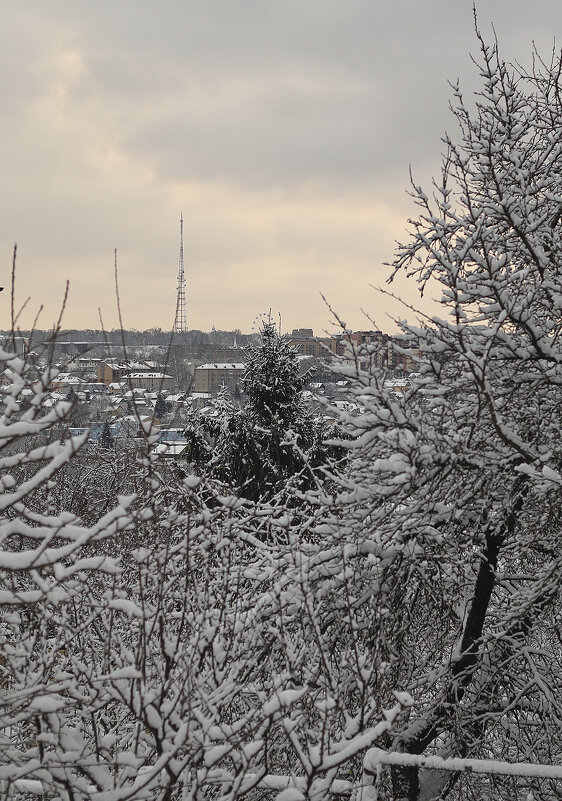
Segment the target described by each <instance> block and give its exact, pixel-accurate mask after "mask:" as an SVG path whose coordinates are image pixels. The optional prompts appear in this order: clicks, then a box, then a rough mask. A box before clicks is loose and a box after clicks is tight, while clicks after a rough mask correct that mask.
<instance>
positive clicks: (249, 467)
mask: <svg viewBox="0 0 562 801" xmlns="http://www.w3.org/2000/svg"><path fill="white" fill-rule="evenodd" d="M246 352H247V367H246V371H245V374H244V379H243V381H244V391H245V397H246V404H245V405H244V406H243V407H242V408H238V407H237V406H236V405H235V404H233V402H232V400H231V398H230V396H229V395H228V392H227V391H226V390H225V389H223V390H221V392H220V393H219V396H218V397H217V402H216V404H215V415H214V416H212V417H211V416H208V415H205V416H203V415H199V416H195V417H194V418H193V422H192V423H191V424H190V425H189V426H188V428H187V430H186V436H187V438H188V441H189V443H190V448H191V460H192V462H193V463H194V464H195V465H196V467H197V469H199V470H201V471H203V472H205V473H208V474H211V475H212V476H213V477H215V478H218V479H220V480H221V481H223V482H224V483H225V484H227V485H228V486H229V487H231V488H232V489H234V490H236V491H237V492H238V493H239V494H240V495H242V496H244V497H246V498H248V499H250V500H254V501H257V500H268V499H271V498H272V497H273V496H274V495H275V494H277V493H279V492H281V493H282V494H284V495H287V496H288V495H289V494H291V491H292V490H294V489H299V490H304V489H306V488H307V487H308V486H309V485H310V483H311V481H312V478H313V474H314V471H315V469H316V468H318V467H319V466H320V465H322V464H324V463H325V462H326V460H327V459H328V457H329V455H330V449H328V448H326V447H325V446H324V444H323V440H324V438H325V433H324V427H323V425H322V423H320V422H318V421H315V420H314V418H313V416H312V414H311V413H310V411H309V410H308V409H307V406H306V403H305V402H304V400H303V397H302V390H303V386H304V382H305V377H304V376H303V375H301V374H300V370H299V362H298V352H297V351H296V350H295V349H294V348H293V347H291V345H290V344H289V342H288V340H287V339H286V338H285V337H282V336H281V335H280V334H279V333H278V332H277V329H276V327H275V324H274V323H273V322H272V321H271V320H268V321H266V322H265V323H264V324H263V325H262V328H261V331H260V338H259V341H258V343H257V344H255V345H250V346H249V347H248V349H247V351H246ZM295 499H296V496H293V498H292V503H295Z"/></svg>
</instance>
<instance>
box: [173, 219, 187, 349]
mask: <svg viewBox="0 0 562 801" xmlns="http://www.w3.org/2000/svg"><path fill="white" fill-rule="evenodd" d="M186 331H187V311H186V307H185V273H184V270H183V212H180V263H179V267H178V289H177V295H176V319H175V320H174V332H175V333H176V334H183V333H185V332H186Z"/></svg>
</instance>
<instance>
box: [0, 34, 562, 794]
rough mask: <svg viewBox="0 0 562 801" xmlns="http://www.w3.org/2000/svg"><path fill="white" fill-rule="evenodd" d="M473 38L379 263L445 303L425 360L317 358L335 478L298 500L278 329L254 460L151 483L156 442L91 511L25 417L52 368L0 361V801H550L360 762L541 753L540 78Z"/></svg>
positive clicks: (556, 369) (548, 430)
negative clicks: (398, 387)
mask: <svg viewBox="0 0 562 801" xmlns="http://www.w3.org/2000/svg"><path fill="white" fill-rule="evenodd" d="M479 42H480V61H479V70H480V77H481V87H482V88H481V91H480V93H479V94H478V95H477V96H476V99H475V101H476V102H475V108H474V110H471V109H470V108H469V107H468V106H467V105H466V104H465V102H464V100H463V98H462V95H461V93H460V90H459V89H458V88H455V90H454V97H455V105H454V109H453V110H454V114H455V117H456V119H457V121H458V123H459V126H460V134H459V136H458V137H457V138H456V139H453V138H451V139H449V138H446V139H445V148H446V150H445V156H444V162H443V172H442V177H441V179H440V180H439V181H436V183H435V185H434V187H433V192H432V196H431V197H429V196H428V195H426V194H425V193H424V192H423V190H422V189H421V188H419V187H417V186H415V185H414V186H413V190H412V191H413V196H414V199H415V201H416V203H417V205H418V207H419V214H418V217H417V218H416V219H415V220H414V222H413V231H412V236H411V238H410V240H409V241H408V242H407V243H406V244H405V245H403V246H401V247H400V248H399V250H398V252H397V256H396V259H395V262H394V265H393V269H394V271H395V272H396V271H398V270H406V271H407V272H408V273H409V274H410V275H412V276H413V277H414V278H416V279H417V280H418V281H420V283H421V285H422V287H423V286H425V285H426V284H428V283H431V286H432V287H435V286H438V287H439V291H440V293H441V296H440V299H441V303H442V307H443V316H442V318H434V319H431V320H430V319H423V318H422V319H421V321H420V323H419V324H418V325H417V326H411V325H407V324H405V323H404V324H403V326H402V327H403V333H404V336H405V337H406V338H407V337H410V338H412V341H415V343H416V344H417V346H418V348H419V350H420V353H421V356H420V360H419V365H418V372H417V377H416V378H415V379H414V378H413V379H412V386H411V389H410V391H409V392H408V393H406V394H405V395H403V396H397V395H395V394H394V393H392V392H391V391H390V390H389V389H388V388H386V387H385V382H384V378H385V376H384V372H383V371H381V370H380V369H378V368H376V367H375V366H374V365H375V364H376V363H377V359H376V345H374V344H373V345H368V346H365V348H364V349H362V350H361V351H360V352H350V354H348V356H349V358H348V359H347V360H344V361H342V362H341V363H340V364H339V366H337V368H336V369H337V371H338V372H339V373H340V374H341V375H342V376H345V377H346V378H348V379H349V380H350V383H351V392H352V393H353V394H354V396H355V397H356V399H357V401H358V405H359V407H360V408H361V410H362V411H361V413H360V414H357V415H353V416H350V415H348V414H345V413H343V412H341V411H339V412H338V411H337V410H335V409H334V410H332V414H333V415H335V416H336V415H337V416H338V417H339V426H340V435H339V436H340V437H344V439H343V440H341V439H340V440H338V441H337V442H334V443H333V444H334V445H337V446H338V447H340V446H341V445H342V442H343V444H344V446H345V448H346V452H347V456H346V459H345V461H343V462H340V463H338V466H337V469H336V468H335V467H334V466H333V465H332V464H331V462H330V461H329V460H327V461H326V462H325V463H324V464H323V466H322V469H323V470H324V473H323V474H322V475H323V479H324V478H329V480H315V481H312V482H310V483H309V485H307V486H303V484H302V483H297V484H296V485H292V484H291V478H292V476H291V475H289V474H290V472H291V471H290V470H287V469H286V468H287V465H289V459H290V458H291V459H292V458H294V459H295V462H294V465H295V464H298V470H299V471H304V472H303V474H304V473H306V471H307V469H308V468H309V467H310V475H312V476H315V475H317V473H316V471H317V470H318V465H312V464H311V463H310V460H309V456H307V453H308V450H307V447H302V445H303V444H304V443H305V433H306V428H299V426H301V424H303V421H306V420H307V419H308V418H306V415H304V413H303V411H302V409H301V406H300V395H299V384H298V379H297V375H296V374H295V375H293V373H292V372H291V369H292V367H291V364H292V363H291V355H290V354H289V353H287V352H286V351H284V349H283V346H282V343H281V344H280V342H279V340H278V338H277V334H276V332H275V330H274V328H273V329H272V330H269V331H268V332H267V337H266V340H267V343H268V347H269V348H270V350H272V352H273V351H275V349H276V348H277V352H278V353H282V354H284V355H283V358H282V359H281V360H280V361H279V360H278V361H275V359H273V357H272V359H273V360H272V361H271V362H270V366H269V367H267V369H266V372H265V373H264V374H263V375H262V373H260V372H259V370H258V369H256V370H255V372H254V373H253V374H252V375H254V376H255V381H254V383H253V384H252V380H253V379H252V378H251V377H250V379H249V381H248V386H249V388H250V392H249V396H250V408H249V409H247V410H246V412H245V415H246V416H245V417H244V416H241V417H237V418H236V420H237V421H239V420H243V422H244V425H243V426H242V427H241V428H240V431H239V435H240V436H241V434H242V433H244V434H248V432H253V433H252V435H253V436H254V440H253V442H254V443H257V446H259V447H257V446H256V447H257V452H258V454H261V455H258V457H257V458H256V460H255V461H252V462H248V461H246V462H245V463H244V462H240V465H242V466H241V467H240V468H239V469H238V473H236V471H235V470H232V469H231V467H230V468H229V470H228V471H225V470H223V471H222V472H221V471H220V470H218V471H215V470H204V469H201V470H200V472H201V475H197V474H196V473H195V472H193V471H191V470H190V469H184V470H183V471H178V470H173V469H172V470H170V469H169V468H168V467H167V466H166V465H164V464H163V463H161V462H160V461H159V460H158V459H156V457H155V456H154V455H153V452H152V446H153V445H154V443H155V441H156V435H155V433H154V432H153V431H151V430H150V429H148V430H146V431H145V437H144V441H143V443H142V445H141V446H140V447H138V448H137V450H136V452H135V461H134V464H133V465H130V466H129V471H128V472H127V475H126V482H125V485H124V491H125V492H127V493H128V494H124V495H122V496H120V497H119V498H118V499H117V501H116V502H112V503H111V504H107V503H106V504H105V506H104V505H103V504H100V505H98V504H99V502H100V498H97V499H96V500H95V501H93V502H92V504H94V503H95V506H94V505H89V506H88V504H86V508H83V509H82V508H81V507H80V505H79V504H78V503H77V487H78V486H79V481H78V483H76V480H74V483H73V480H71V478H72V473H70V475H69V473H68V467H67V466H68V465H69V462H70V465H72V464H73V463H74V464H75V465H76V467H77V473H76V474H74V475H76V476H80V471H81V470H83V466H84V465H88V460H87V459H86V460H83V456H82V455H81V452H80V447H81V445H82V444H83V443H82V442H81V441H80V440H75V439H69V438H68V437H66V436H64V435H62V434H61V435H59V432H61V431H62V430H63V429H62V428H61V421H63V420H64V417H65V415H67V414H68V412H69V405H68V404H67V403H64V402H63V403H59V404H58V405H56V406H55V407H53V408H52V409H51V410H50V411H45V406H44V401H45V399H46V397H47V394H48V389H47V388H48V384H49V382H50V380H51V378H52V374H51V372H50V371H49V370H47V371H44V372H43V373H42V374H41V375H40V376H39V380H37V376H36V372H33V373H30V367H31V365H29V364H27V363H26V362H25V360H24V359H22V358H20V357H18V356H17V355H15V354H14V353H13V352H11V351H10V350H9V348H7V349H6V350H2V351H0V362H1V365H2V369H3V371H4V372H3V375H4V378H5V379H6V381H5V385H6V386H5V388H4V393H3V395H2V409H1V416H0V538H1V540H0V571H1V575H2V587H1V589H0V612H1V620H0V790H1V793H2V797H6V798H8V797H10V798H14V797H17V798H19V797H27V796H28V795H29V794H30V793H36V794H43V795H44V796H45V797H52V798H62V799H68V801H70V800H72V801H77V800H78V799H96V800H97V801H118V800H119V801H121V800H124V799H135V800H136V799H144V798H151V799H203V798H221V799H225V801H226V800H227V799H228V801H230V800H231V799H232V801H234V799H237V798H242V797H245V796H247V797H249V798H264V797H271V798H274V797H276V796H277V797H278V798H279V801H299V800H300V799H323V798H328V797H331V796H332V795H333V794H335V793H344V794H345V793H347V796H348V797H349V796H350V794H351V793H352V792H353V793H355V796H356V797H361V795H362V794H363V796H364V797H365V798H367V797H369V798H379V799H392V801H404V800H406V801H420V800H421V799H430V798H451V799H453V798H458V799H462V798H470V797H475V798H484V797H490V798H494V799H508V798H513V797H517V795H516V793H517V792H518V791H519V792H521V791H522V788H523V787H524V788H525V792H527V790H529V789H531V788H533V791H534V798H535V799H538V798H541V799H550V798H555V797H557V796H556V788H555V786H554V784H553V783H552V782H550V781H543V782H541V784H540V785H539V784H537V783H534V782H533V780H532V779H513V778H502V777H497V776H496V777H490V778H477V777H472V778H471V780H470V783H467V782H466V781H465V780H464V779H463V777H461V776H459V775H457V774H443V775H441V774H438V775H437V776H435V775H434V776H433V778H434V779H435V781H433V783H428V782H427V781H426V779H427V775H426V774H424V773H423V772H422V771H419V770H418V769H417V768H415V767H412V766H410V767H407V766H405V765H400V764H397V765H395V766H393V768H392V769H391V770H390V771H389V772H388V773H385V772H384V771H383V772H381V773H380V775H378V776H376V777H375V776H373V775H371V774H369V773H368V772H364V770H363V760H364V758H365V757H366V758H367V765H369V764H371V762H372V760H371V762H370V761H369V750H370V749H371V748H372V747H374V746H376V747H377V748H379V749H382V750H383V751H386V752H397V753H405V754H410V755H416V754H436V755H439V756H441V757H468V758H486V759H500V760H504V761H509V762H516V761H524V762H534V763H546V764H552V763H554V764H559V763H560V759H561V757H562V754H561V753H560V748H561V745H560V743H561V742H562V739H561V736H560V735H561V720H562V709H561V701H560V688H561V686H562V642H561V635H560V632H561V626H560V624H561V606H560V582H561V580H562V570H561V568H562V564H561V562H562V554H561V550H560V542H561V538H560V503H561V485H562V476H561V468H562V451H561V446H560V434H559V432H560V427H561V423H562V419H561V412H562V408H561V400H560V398H561V393H560V384H561V382H562V343H561V334H562V330H561V329H562V316H561V309H562V278H561V267H562V248H561V244H562V242H561V229H560V217H561V213H562V175H561V171H562V167H561V165H562V152H561V151H562V136H561V133H562V102H561V97H560V80H561V77H560V76H561V62H560V59H559V58H555V59H553V61H552V62H551V63H544V62H542V61H541V60H540V59H539V58H538V56H537V57H536V58H535V61H534V67H533V69H532V71H531V72H530V73H525V72H523V71H522V70H521V69H520V68H515V67H512V66H509V65H506V64H505V63H504V62H503V61H502V60H501V58H500V56H499V53H498V49H497V45H495V44H494V45H492V46H489V45H487V44H486V43H485V42H484V41H483V40H482V39H479ZM268 337H269V339H268ZM265 353H266V351H265V350H263V351H262V352H261V356H262V357H263V356H264V355H265ZM255 355H256V365H254V366H255V367H261V366H263V365H264V364H265V363H266V360H265V361H264V359H263V358H262V359H261V361H260V360H259V359H258V356H259V354H258V353H257V352H256V353H255ZM270 355H271V354H270ZM354 357H355V358H354ZM365 364H367V365H369V364H370V365H372V366H371V367H369V366H367V367H365ZM276 371H277V372H276ZM31 376H33V377H31ZM276 376H282V377H284V378H283V381H282V382H280V383H278V384H276V383H275V381H273V380H269V379H273V378H275V377H276ZM24 389H25V390H29V389H30V390H31V391H32V396H31V400H30V401H29V403H28V404H27V405H26V407H25V408H26V411H23V412H22V411H21V408H22V407H21V405H18V403H17V401H18V400H19V399H21V398H22V393H23V390H24ZM27 398H28V400H29V396H27ZM228 414H229V415H230V418H229V419H230V420H231V421H232V420H233V419H234V418H235V413H234V411H233V410H231V411H229V413H228ZM236 414H238V413H236ZM227 417H228V415H227ZM225 419H226V418H225ZM307 424H308V423H307ZM303 425H304V424H303ZM299 437H300V440H299ZM225 442H227V443H228V437H226V440H225ZM215 444H216V443H215ZM238 448H239V451H238V453H237V455H238V456H240V455H241V454H243V450H242V449H241V446H240V445H238ZM275 449H276V450H275ZM275 452H276V453H277V455H279V454H281V456H282V458H281V459H280V460H279V461H278V462H275V460H274V459H273V458H272V453H275ZM264 454H265V456H264ZM235 455H236V454H235ZM266 456H267V459H266ZM231 457H232V461H231V463H230V465H231V466H232V464H235V462H234V456H233V455H232V454H231ZM231 457H229V458H231ZM297 457H298V461H297ZM262 462H263V464H264V465H267V470H266V471H264V474H265V475H266V481H265V482H264V483H263V484H260V480H261V478H263V477H262V476H261V475H260V473H259V471H260V469H261V464H262ZM224 463H225V464H226V458H225V460H224ZM294 465H293V467H294ZM242 468H243V469H242ZM247 469H251V470H252V471H254V472H255V479H256V481H255V483H254V484H253V485H252V486H253V487H256V486H257V487H259V491H251V492H248V491H245V490H247V488H248V486H249V484H248V480H249V478H251V476H247V475H245V474H244V473H243V470H247ZM276 469H278V472H277V474H276V478H277V479H279V483H277V481H274V480H272V478H271V476H272V475H273V474H274V473H275V470H276ZM65 471H66V472H65ZM268 471H269V472H268ZM271 471H273V473H272V472H271ZM63 472H64V475H65V480H64V482H62V479H61V480H59V478H60V477H62V475H63ZM327 474H329V475H327ZM82 475H83V482H84V483H83V494H84V496H85V497H86V498H87V497H88V496H87V493H88V482H87V474H86V473H83V474H82ZM114 475H115V474H114ZM109 485H111V487H112V489H111V492H113V489H114V485H113V484H111V482H109V484H108V486H109ZM67 490H68V492H71V493H72V497H73V499H74V501H73V502H72V503H66V500H67V498H68V496H67V495H66V494H65V493H66V492H67ZM108 492H109V490H108ZM102 495H103V493H102ZM105 497H106V498H107V497H108V496H107V494H106V496H105ZM111 497H113V496H111ZM106 507H107V508H106ZM450 776H452V778H448V777H450ZM353 787H355V789H354V790H352V788H353ZM355 796H354V797H355ZM519 797H521V798H522V797H524V796H523V795H521V796H519Z"/></svg>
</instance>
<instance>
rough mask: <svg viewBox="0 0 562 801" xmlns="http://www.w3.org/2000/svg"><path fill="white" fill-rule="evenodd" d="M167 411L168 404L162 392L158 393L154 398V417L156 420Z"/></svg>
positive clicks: (160, 418)
mask: <svg viewBox="0 0 562 801" xmlns="http://www.w3.org/2000/svg"><path fill="white" fill-rule="evenodd" d="M167 413H168V404H167V403H166V401H165V400H164V397H163V396H162V393H161V392H160V393H159V394H158V397H157V398H156V403H155V404H154V417H156V418H157V419H158V420H162V418H163V417H164V416H165V415H166V414H167Z"/></svg>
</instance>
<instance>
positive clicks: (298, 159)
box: [0, 0, 562, 334]
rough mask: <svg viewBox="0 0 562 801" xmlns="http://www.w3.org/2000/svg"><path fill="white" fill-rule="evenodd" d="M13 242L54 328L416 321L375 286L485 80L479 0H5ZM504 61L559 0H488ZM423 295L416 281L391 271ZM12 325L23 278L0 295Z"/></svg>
mask: <svg viewBox="0 0 562 801" xmlns="http://www.w3.org/2000/svg"><path fill="white" fill-rule="evenodd" d="M1 2H2V18H1V25H0V61H1V66H2V82H3V87H2V95H1V97H2V102H1V104H0V116H1V123H2V135H1V139H0V141H1V175H2V193H1V198H0V203H1V204H2V208H1V210H0V246H1V252H2V254H3V263H4V277H3V278H2V281H1V283H3V284H4V285H5V286H6V287H7V286H8V283H9V272H10V267H11V258H12V250H13V245H14V243H15V242H17V245H18V263H17V299H18V300H19V301H20V302H21V301H23V300H25V299H26V297H27V296H31V301H30V304H29V311H26V312H25V313H24V315H23V316H22V325H24V326H27V325H29V324H30V321H31V317H32V313H35V312H36V311H37V309H38V308H39V306H40V305H41V304H44V306H45V309H44V311H43V313H42V315H41V318H40V326H41V327H48V326H50V325H51V324H52V323H53V321H54V320H55V318H56V316H57V308H58V303H59V302H60V299H61V298H62V295H63V293H64V285H65V281H66V279H69V280H70V295H69V301H68V307H67V310H66V312H65V317H64V324H65V327H78V328H97V327H99V313H98V308H101V310H102V314H103V318H104V322H105V325H106V326H107V327H108V328H113V327H116V326H117V317H116V313H115V300H114V282H113V252H114V249H115V248H117V251H118V265H119V276H120V285H121V301H122V307H123V314H124V324H125V326H126V327H134V328H139V329H144V328H151V327H153V326H160V327H162V328H164V329H170V328H171V326H172V323H173V319H174V311H175V292H176V276H177V267H178V252H179V214H180V210H183V215H184V261H185V269H186V275H187V308H188V326H189V327H190V328H199V329H202V330H210V328H211V326H212V325H215V326H216V327H217V328H223V329H226V328H228V329H230V328H240V329H241V330H242V331H249V330H251V328H252V324H253V321H254V320H255V318H256V317H257V316H258V315H260V314H262V313H263V312H266V311H267V310H268V309H269V308H272V310H273V312H274V314H275V315H276V316H277V315H278V314H281V319H282V326H283V329H284V330H291V329H292V328H293V327H313V328H314V329H315V332H316V333H318V334H321V333H322V331H325V330H327V331H333V330H335V329H334V326H333V324H332V322H331V318H330V313H329V311H328V309H327V307H326V306H325V305H324V303H323V301H322V299H321V296H320V293H324V295H325V296H326V297H327V299H328V301H329V302H330V303H331V304H332V306H333V307H334V309H335V310H336V311H337V312H338V313H339V314H340V316H341V317H342V318H343V319H344V320H345V321H346V323H347V325H348V326H349V327H352V328H355V329H357V328H365V327H371V323H369V322H368V321H367V319H366V318H365V317H364V316H363V313H362V309H364V310H365V311H367V312H368V313H369V314H370V315H371V316H372V319H373V321H374V322H375V324H376V325H377V326H378V327H379V328H382V329H383V330H392V323H391V321H390V320H389V318H388V317H387V314H388V312H389V311H390V312H391V313H393V314H399V315H401V316H404V314H405V312H404V311H400V310H399V309H398V308H397V307H393V306H392V305H391V304H390V303H389V301H388V299H387V298H385V297H384V296H382V295H380V294H378V293H377V292H376V291H375V290H374V289H372V288H371V285H376V286H383V285H384V284H385V279H386V277H387V275H388V268H387V267H385V266H384V262H388V261H391V260H392V257H393V250H394V243H395V241H396V240H397V239H399V240H403V239H404V238H405V236H406V227H407V226H406V220H407V217H408V216H411V215H412V214H413V213H414V207H413V206H412V203H411V200H410V199H409V198H408V196H407V194H406V190H407V187H408V180H409V178H408V170H409V165H410V164H411V165H412V169H413V171H414V176H415V178H416V180H417V181H419V182H421V183H424V184H427V183H428V182H429V180H430V177H431V175H433V174H438V173H439V166H440V153H441V142H440V137H441V135H442V133H443V131H444V130H445V129H448V130H450V131H453V130H454V123H453V121H452V118H451V116H450V112H449V110H448V103H449V98H450V89H449V87H448V83H447V81H448V80H450V79H456V78H457V77H460V79H461V82H462V86H463V87H464V89H465V91H466V93H469V92H470V91H471V90H473V89H474V87H475V85H476V83H475V69H474V67H473V65H472V63H471V60H470V55H469V54H470V53H471V52H472V53H476V52H477V46H476V42H475V37H474V31H473V21H472V0H423V2H422V0H397V2H378V0H298V1H297V0H274V1H273V0H160V2H158V3H156V2H154V0H150V2H149V1H148V0H94V2H92V0H88V2H82V0H67V1H65V0H52V1H51V0H36V1H35V2H32V1H31V0H17V2H9V0H1ZM478 13H479V24H480V27H481V29H482V30H483V32H484V33H485V34H488V33H490V32H491V28H490V24H491V22H492V21H493V22H494V24H495V27H496V31H497V34H498V38H499V39H500V42H501V46H502V51H503V55H504V57H505V58H506V59H507V60H513V59H518V60H520V61H523V62H525V63H528V62H529V60H530V59H529V56H530V52H531V47H532V42H533V41H534V42H535V43H536V44H537V47H538V48H539V50H541V51H542V52H545V53H547V54H549V53H550V51H551V49H552V46H553V38H554V36H555V35H556V34H557V33H560V29H561V27H562V26H561V23H562V3H561V2H560V0H533V2H529V0H525V2H523V1H522V0H481V2H480V3H479V9H478ZM396 289H397V291H399V292H400V293H401V294H402V295H403V296H404V298H405V299H407V300H408V301H409V302H415V303H418V301H417V300H416V296H415V287H410V286H409V284H408V283H407V282H403V283H402V282H400V283H399V284H398V286H397V288H396ZM2 304H3V307H4V310H5V311H4V313H3V320H4V322H3V323H0V327H6V326H7V325H9V320H8V318H9V312H8V309H9V305H10V304H9V297H8V292H7V289H6V290H5V291H4V293H3V294H2V295H1V296H0V308H2Z"/></svg>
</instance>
